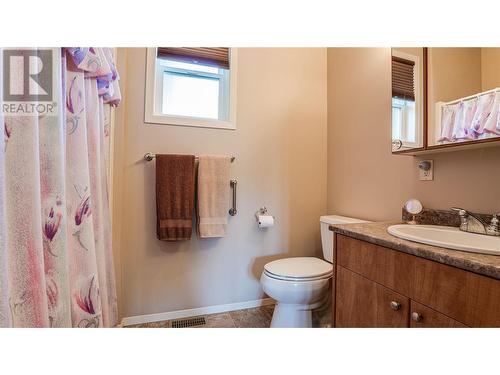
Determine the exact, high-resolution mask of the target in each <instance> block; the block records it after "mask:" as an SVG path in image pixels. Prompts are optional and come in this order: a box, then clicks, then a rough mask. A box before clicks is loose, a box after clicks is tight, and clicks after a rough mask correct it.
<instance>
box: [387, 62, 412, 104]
mask: <svg viewBox="0 0 500 375" xmlns="http://www.w3.org/2000/svg"><path fill="white" fill-rule="evenodd" d="M414 67H415V62H414V61H411V60H406V59H403V58H401V57H396V56H392V97H396V98H401V99H406V100H413V101H414V100H415V76H414Z"/></svg>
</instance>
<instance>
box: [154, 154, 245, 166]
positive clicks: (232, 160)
mask: <svg viewBox="0 0 500 375" xmlns="http://www.w3.org/2000/svg"><path fill="white" fill-rule="evenodd" d="M154 158H156V155H155V154H152V153H151V152H148V153H146V154H144V160H146V161H151V160H153V159H154ZM235 159H236V158H235V157H234V156H231V163H232V162H234V160H235ZM195 161H198V156H195Z"/></svg>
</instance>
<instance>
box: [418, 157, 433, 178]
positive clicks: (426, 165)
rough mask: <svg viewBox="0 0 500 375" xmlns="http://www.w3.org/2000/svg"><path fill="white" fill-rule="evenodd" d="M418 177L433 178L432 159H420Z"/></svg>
mask: <svg viewBox="0 0 500 375" xmlns="http://www.w3.org/2000/svg"><path fill="white" fill-rule="evenodd" d="M418 171H419V179H420V181H432V180H434V161H433V160H422V161H421V162H420V163H418Z"/></svg>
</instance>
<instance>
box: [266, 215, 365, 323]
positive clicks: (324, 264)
mask: <svg viewBox="0 0 500 375" xmlns="http://www.w3.org/2000/svg"><path fill="white" fill-rule="evenodd" d="M320 222H321V239H322V247H323V256H324V258H325V260H322V259H319V258H314V257H296V258H284V259H279V260H275V261H272V262H269V263H267V264H266V265H265V266H264V271H263V272H262V275H261V278H260V282H261V285H262V289H263V290H264V292H265V293H266V294H267V295H268V296H269V297H271V298H273V299H274V300H275V301H276V302H277V304H276V307H275V308H274V313H273V318H272V321H271V327H276V328H277V327H304V328H307V327H312V310H313V309H316V308H318V307H320V306H321V305H323V304H324V303H325V302H326V301H328V300H329V298H328V297H329V289H330V279H331V278H332V277H333V264H332V263H333V233H332V232H331V231H330V230H329V228H328V226H329V225H330V224H348V223H362V222H365V221H363V220H359V219H353V218H348V217H344V216H337V215H331V216H322V217H321V218H320Z"/></svg>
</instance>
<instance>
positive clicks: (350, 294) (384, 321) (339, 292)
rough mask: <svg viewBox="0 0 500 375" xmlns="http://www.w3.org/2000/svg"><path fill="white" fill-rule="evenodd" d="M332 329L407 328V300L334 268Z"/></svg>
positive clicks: (354, 274)
mask: <svg viewBox="0 0 500 375" xmlns="http://www.w3.org/2000/svg"><path fill="white" fill-rule="evenodd" d="M336 271H337V275H336V279H337V285H336V298H335V327H345V328H347V327H409V311H410V300H409V299H408V298H407V297H405V296H403V295H401V294H399V293H396V292H393V291H392V290H390V289H388V288H385V287H383V286H382V285H380V284H377V283H375V282H373V281H371V280H368V279H367V278H365V277H363V276H361V275H358V274H357V273H354V272H352V271H349V270H347V269H345V268H343V267H341V266H337V270H336Z"/></svg>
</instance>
